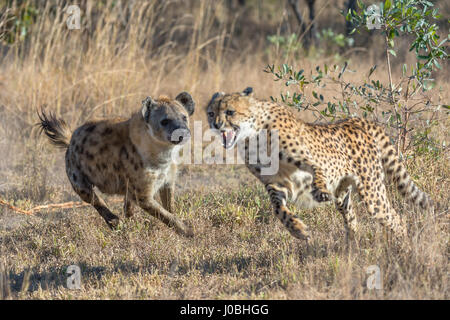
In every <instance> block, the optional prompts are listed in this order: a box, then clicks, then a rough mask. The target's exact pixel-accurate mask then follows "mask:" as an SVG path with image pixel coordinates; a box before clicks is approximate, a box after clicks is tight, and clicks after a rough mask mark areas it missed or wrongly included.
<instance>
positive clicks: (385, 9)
mask: <svg viewBox="0 0 450 320" xmlns="http://www.w3.org/2000/svg"><path fill="white" fill-rule="evenodd" d="M391 6H392V3H391V0H386V1H385V2H384V11H385V12H386V11H387V10H389V9H390V8H391Z"/></svg>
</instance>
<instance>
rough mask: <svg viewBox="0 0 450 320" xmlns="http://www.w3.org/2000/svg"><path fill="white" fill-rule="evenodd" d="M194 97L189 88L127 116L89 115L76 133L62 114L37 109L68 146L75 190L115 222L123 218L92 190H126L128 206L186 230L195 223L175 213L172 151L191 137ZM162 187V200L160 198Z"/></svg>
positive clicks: (47, 129) (53, 137)
mask: <svg viewBox="0 0 450 320" xmlns="http://www.w3.org/2000/svg"><path fill="white" fill-rule="evenodd" d="M194 107H195V103H194V100H193V99H192V97H191V95H190V94H189V93H187V92H182V93H180V94H179V95H178V96H177V97H176V98H175V99H169V98H168V97H165V96H161V97H159V98H158V99H156V100H153V99H152V98H151V97H147V98H146V99H145V100H144V101H143V102H142V108H141V110H139V111H138V112H136V113H134V114H133V115H132V116H131V118H129V119H108V120H101V121H91V122H87V123H85V124H83V125H82V126H80V127H79V128H77V129H76V130H75V131H74V132H73V133H72V131H71V130H70V129H69V127H68V126H67V124H66V123H65V122H64V120H62V119H57V118H55V116H54V115H52V114H51V113H50V114H49V115H47V114H46V113H45V112H44V111H42V110H41V112H40V113H39V119H40V123H39V126H40V127H41V129H42V131H43V132H44V133H45V134H46V135H47V137H48V138H49V140H50V142H51V143H52V144H53V145H55V146H57V147H61V148H64V149H66V173H67V176H68V178H69V180H70V183H71V184H72V187H73V189H74V190H75V192H76V193H77V194H78V195H79V196H80V197H81V199H82V200H83V201H86V202H88V203H91V204H92V205H93V206H94V208H95V209H96V210H97V211H98V213H99V214H100V215H101V216H102V217H103V219H105V221H106V223H107V224H108V226H110V227H111V228H115V227H117V225H118V223H119V218H118V217H117V216H116V215H114V214H113V213H112V212H111V211H110V210H109V209H108V207H107V206H106V204H105V202H104V201H103V200H102V199H101V198H100V197H99V196H98V195H97V193H96V192H95V191H94V186H96V187H97V188H98V189H99V190H100V191H101V192H103V193H106V194H120V195H124V196H125V200H124V211H125V215H126V216H127V217H130V216H132V215H133V204H134V203H135V204H137V205H138V206H139V207H141V208H142V209H144V210H145V211H147V212H148V213H150V214H151V215H153V216H154V217H156V218H158V219H160V220H161V221H162V222H164V223H165V224H167V225H169V226H171V227H174V228H175V230H176V231H177V232H179V233H181V234H183V235H186V236H191V235H193V231H192V228H191V227H190V226H188V225H187V224H186V223H184V222H182V221H181V220H180V219H178V218H177V217H176V216H174V215H173V213H172V212H173V210H174V202H173V201H174V200H173V197H174V182H175V178H176V172H177V166H176V164H175V163H174V161H173V157H172V155H174V154H175V153H176V152H179V149H180V148H181V144H182V143H184V142H185V141H186V140H188V139H189V137H190V131H189V116H191V115H192V114H193V112H194ZM157 193H159V195H160V198H161V202H162V205H161V204H160V203H158V202H157V201H156V199H155V198H156V197H155V196H156V195H157Z"/></svg>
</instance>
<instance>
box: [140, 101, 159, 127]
mask: <svg viewBox="0 0 450 320" xmlns="http://www.w3.org/2000/svg"><path fill="white" fill-rule="evenodd" d="M155 105H156V102H155V101H154V100H153V99H152V97H147V98H145V100H142V110H141V111H142V117H143V118H144V120H145V122H148V119H149V118H150V111H151V109H152V108H153V107H154V106H155Z"/></svg>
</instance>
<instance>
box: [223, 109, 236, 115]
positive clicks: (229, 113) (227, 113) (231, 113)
mask: <svg viewBox="0 0 450 320" xmlns="http://www.w3.org/2000/svg"><path fill="white" fill-rule="evenodd" d="M234 112H235V111H234V110H227V111H225V114H226V115H227V116H232V115H233V114H234Z"/></svg>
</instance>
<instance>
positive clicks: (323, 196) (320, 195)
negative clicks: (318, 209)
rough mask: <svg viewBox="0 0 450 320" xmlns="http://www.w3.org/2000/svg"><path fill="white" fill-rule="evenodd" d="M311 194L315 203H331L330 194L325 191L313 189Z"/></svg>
mask: <svg viewBox="0 0 450 320" xmlns="http://www.w3.org/2000/svg"><path fill="white" fill-rule="evenodd" d="M311 193H312V196H313V197H314V200H316V201H317V202H326V201H331V194H330V193H329V192H328V191H326V190H319V189H314V190H313V191H312V192H311Z"/></svg>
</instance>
